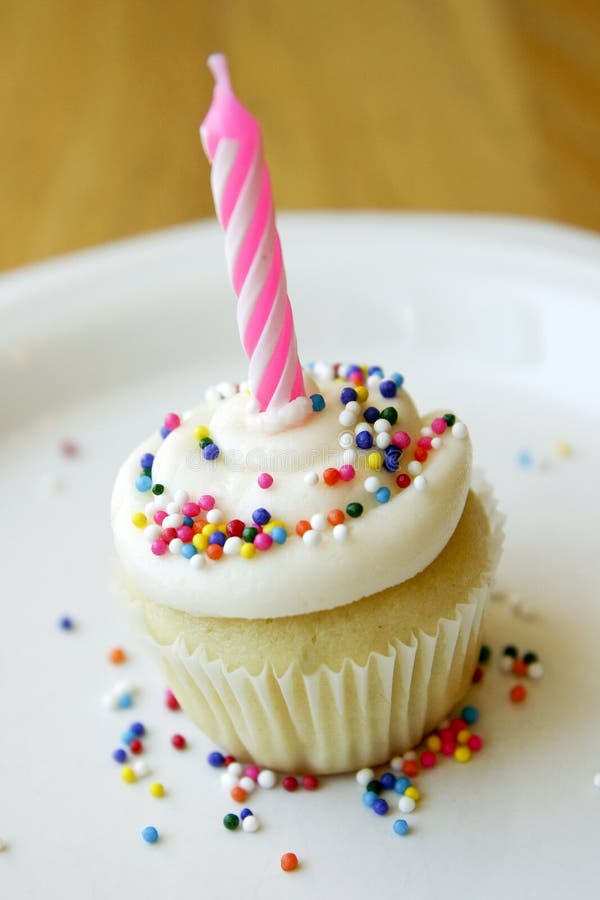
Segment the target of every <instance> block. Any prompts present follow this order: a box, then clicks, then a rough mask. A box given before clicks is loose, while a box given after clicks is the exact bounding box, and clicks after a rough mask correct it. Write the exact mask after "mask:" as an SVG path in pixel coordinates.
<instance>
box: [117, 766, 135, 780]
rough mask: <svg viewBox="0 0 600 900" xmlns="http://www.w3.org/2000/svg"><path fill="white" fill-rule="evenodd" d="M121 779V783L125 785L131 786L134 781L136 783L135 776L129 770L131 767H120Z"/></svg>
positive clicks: (131, 770)
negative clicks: (124, 782) (123, 782)
mask: <svg viewBox="0 0 600 900" xmlns="http://www.w3.org/2000/svg"><path fill="white" fill-rule="evenodd" d="M121 778H122V779H123V781H126V782H127V784H133V782H134V781H137V775H136V774H135V772H134V771H133V769H132V768H131V766H122V767H121Z"/></svg>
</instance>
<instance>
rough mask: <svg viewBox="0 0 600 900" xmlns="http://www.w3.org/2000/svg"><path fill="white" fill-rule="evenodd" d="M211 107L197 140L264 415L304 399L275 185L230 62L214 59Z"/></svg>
mask: <svg viewBox="0 0 600 900" xmlns="http://www.w3.org/2000/svg"><path fill="white" fill-rule="evenodd" d="M208 65H209V67H210V69H211V71H212V73H213V75H214V77H215V89H214V94H213V100H212V103H211V106H210V109H209V111H208V113H207V115H206V117H205V119H204V121H203V123H202V125H201V126H200V136H201V139H202V144H203V146H204V150H205V152H206V155H207V156H208V159H209V161H210V163H211V165H212V169H211V187H212V192H213V197H214V201H215V209H216V213H217V216H218V219H219V222H220V223H221V226H222V227H223V229H224V230H225V256H226V259H227V267H228V269H229V275H230V277H231V282H232V284H233V289H234V291H235V292H236V294H237V296H238V304H237V320H238V326H239V330H240V337H241V340H242V344H243V346H244V349H245V351H246V353H247V355H248V357H249V360H250V363H249V368H248V382H249V385H250V390H251V392H252V394H253V395H254V397H255V398H256V400H257V401H258V405H259V408H260V410H261V411H264V410H272V409H276V408H278V407H281V406H283V405H285V404H286V403H289V402H290V401H292V400H294V399H295V398H296V397H301V396H304V383H303V377H302V369H301V367H300V362H299V359H298V351H297V348H296V333H295V331H294V320H293V316H292V308H291V306H290V301H289V297H288V294H287V285H286V278H285V270H284V267H283V258H282V254H281V243H280V240H279V234H278V233H277V228H276V227H275V208H274V205H273V195H272V191H271V180H270V177H269V170H268V169H267V166H266V163H265V159H264V154H263V146H262V136H261V132H260V127H259V125H258V122H257V121H256V119H255V118H254V117H253V116H252V115H251V114H250V113H249V112H248V110H247V109H245V107H244V106H242V104H241V103H240V102H239V100H238V99H237V97H236V96H235V94H234V93H233V90H232V87H231V82H230V80H229V72H228V70H227V61H226V59H225V57H224V56H223V55H222V54H220V53H219V54H214V55H213V56H210V57H209V59H208Z"/></svg>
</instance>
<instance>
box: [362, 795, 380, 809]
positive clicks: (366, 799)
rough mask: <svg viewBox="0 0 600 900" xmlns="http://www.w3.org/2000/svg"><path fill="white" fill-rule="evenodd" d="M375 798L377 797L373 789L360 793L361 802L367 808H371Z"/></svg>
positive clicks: (375, 800)
mask: <svg viewBox="0 0 600 900" xmlns="http://www.w3.org/2000/svg"><path fill="white" fill-rule="evenodd" d="M377 800H378V797H377V794H376V793H375V791H365V792H364V794H363V795H362V802H363V804H364V805H365V806H366V807H367V808H368V809H372V808H373V806H374V805H375V803H376V802H377Z"/></svg>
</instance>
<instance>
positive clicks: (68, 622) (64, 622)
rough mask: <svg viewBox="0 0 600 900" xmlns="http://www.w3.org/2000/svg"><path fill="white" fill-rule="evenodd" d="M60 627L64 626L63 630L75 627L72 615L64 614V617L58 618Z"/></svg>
mask: <svg viewBox="0 0 600 900" xmlns="http://www.w3.org/2000/svg"><path fill="white" fill-rule="evenodd" d="M58 627H59V628H62V630H63V631H71V629H72V628H73V627H74V622H73V619H71V617H70V616H62V618H60V619H59V620H58Z"/></svg>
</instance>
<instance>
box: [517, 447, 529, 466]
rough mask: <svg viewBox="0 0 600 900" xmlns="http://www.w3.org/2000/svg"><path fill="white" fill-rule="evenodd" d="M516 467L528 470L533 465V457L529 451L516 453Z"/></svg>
mask: <svg viewBox="0 0 600 900" xmlns="http://www.w3.org/2000/svg"><path fill="white" fill-rule="evenodd" d="M517 465H518V466H521V468H523V469H528V468H529V467H530V466H532V465H533V456H532V454H531V453H530V452H529V450H520V451H519V452H518V453H517Z"/></svg>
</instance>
